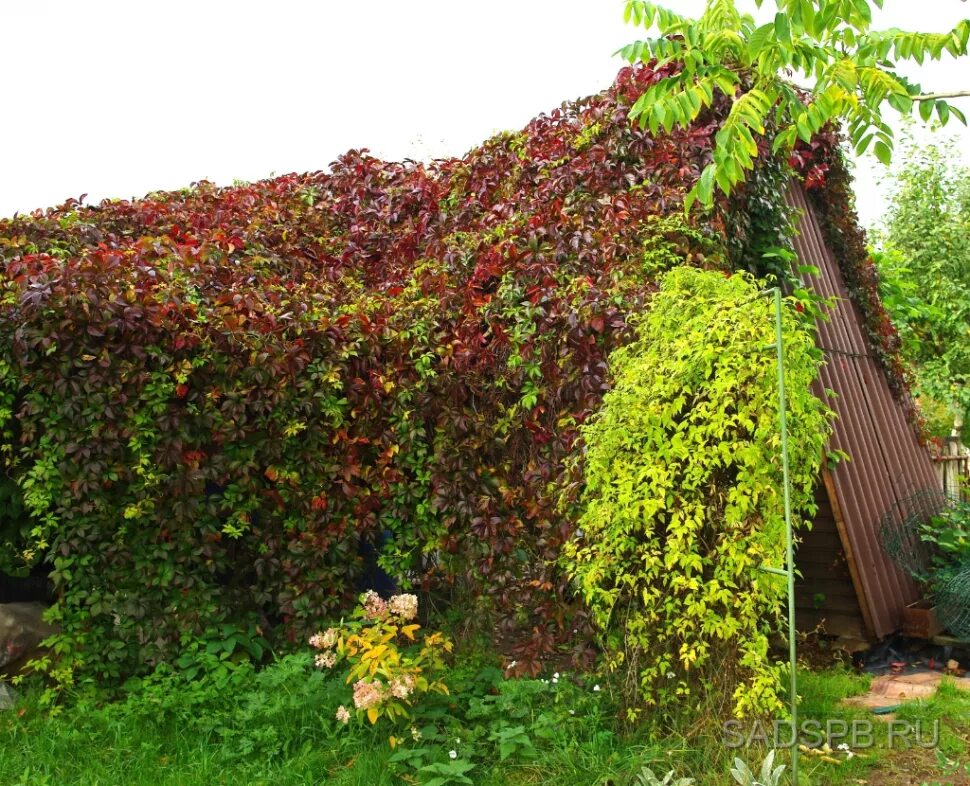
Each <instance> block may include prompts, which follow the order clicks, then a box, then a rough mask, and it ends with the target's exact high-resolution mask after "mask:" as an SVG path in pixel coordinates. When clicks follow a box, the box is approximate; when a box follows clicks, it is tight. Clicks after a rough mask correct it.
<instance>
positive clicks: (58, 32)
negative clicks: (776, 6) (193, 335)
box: [0, 0, 970, 224]
mask: <svg viewBox="0 0 970 786" xmlns="http://www.w3.org/2000/svg"><path fill="white" fill-rule="evenodd" d="M667 1H668V5H670V6H672V7H675V8H676V9H677V10H679V11H682V12H684V13H690V14H696V13H698V12H699V11H700V9H701V7H702V5H703V0H667ZM749 5H750V3H749ZM768 5H770V3H768ZM885 5H886V7H887V8H886V11H885V12H883V13H882V14H879V15H878V16H877V19H876V26H878V27H889V26H899V27H903V28H907V29H920V30H943V29H947V28H949V27H951V26H952V25H953V24H954V23H955V22H956V21H957V20H959V19H960V18H962V17H964V16H967V15H970V4H968V3H965V2H961V1H960V0H920V1H919V2H917V1H916V0H886V3H885ZM622 7H623V3H622V0H478V1H477V2H472V0H396V1H394V0H317V1H316V2H296V1H295V0H260V2H245V1H242V0H237V1H236V2H220V1H217V0H195V2H186V1H185V0H165V1H164V2H150V1H149V0H118V1H117V2H116V1H113V0H86V2H75V1H73V0H0V30H2V31H3V42H2V44H0V68H2V73H3V75H4V80H3V81H4V83H3V88H2V90H0V106H2V109H0V118H2V123H0V216H3V215H10V214H12V213H13V212H15V211H18V210H19V211H26V210H31V209H33V208H36V207H43V206H48V205H52V204H57V203H59V202H61V201H63V200H64V199H65V198H67V197H69V196H75V197H77V196H80V195H81V194H82V193H87V194H88V198H87V201H88V202H92V201H98V200H100V199H102V198H104V197H124V198H127V197H132V196H141V195H143V194H145V193H147V192H148V191H152V190H156V189H170V188H179V187H181V186H184V185H188V184H189V183H190V182H192V181H195V180H200V179H203V178H207V179H210V180H214V181H215V182H217V183H220V184H228V183H231V182H232V180H233V179H234V178H239V179H243V180H256V179H259V178H263V177H267V176H269V175H270V174H283V173H286V172H292V171H297V172H303V171H307V170H317V169H325V168H327V166H328V165H329V163H330V162H331V161H333V160H334V159H335V158H336V157H337V156H338V155H339V154H341V153H342V152H345V151H346V150H348V149H350V148H353V147H358V148H359V147H368V148H370V149H371V150H372V151H373V152H374V153H375V154H376V155H379V156H381V157H384V158H390V159H400V158H403V157H412V158H428V157H433V156H445V155H460V154H462V153H464V152H465V151H466V150H468V149H469V148H470V147H472V146H473V145H475V144H477V143H479V142H481V141H482V140H484V139H485V138H487V137H488V136H490V135H491V134H492V133H494V132H495V131H499V130H504V129H517V128H520V127H522V126H523V125H525V123H526V122H528V120H529V119H530V118H531V117H533V116H534V115H536V114H538V113H539V112H542V111H547V110H549V109H552V108H554V107H555V106H557V105H558V104H559V103H560V102H561V101H562V100H564V99H572V98H576V97H579V96H583V95H588V94H589V93H593V92H595V91H597V90H600V89H602V88H603V87H606V86H607V85H608V84H609V83H610V82H611V81H612V79H613V77H614V76H615V74H616V71H617V70H618V69H619V68H620V67H621V66H622V65H623V63H622V62H621V61H620V60H619V59H618V58H614V57H613V56H612V53H613V52H614V51H615V50H616V49H618V48H619V47H620V46H622V45H623V44H625V43H627V42H629V41H631V40H633V39H634V38H636V37H639V32H638V31H637V30H636V29H635V28H633V27H628V26H625V25H624V24H623V22H622ZM911 75H912V76H913V77H915V78H917V79H918V81H921V82H922V84H923V87H924V88H926V89H930V88H932V89H933V90H955V89H968V88H970V60H968V61H967V62H964V63H961V64H955V63H954V62H953V61H952V60H950V61H948V62H945V63H935V64H930V65H927V66H925V67H924V68H922V69H920V70H918V71H916V72H913V73H912V74H911ZM960 105H961V106H962V107H964V109H965V111H966V112H967V114H968V115H970V101H967V100H965V99H963V100H961V104H960ZM893 114H894V113H893ZM956 127H959V129H960V137H959V139H960V146H961V149H962V151H963V153H964V156H965V158H966V160H967V161H968V162H970V133H968V132H967V130H966V129H964V128H963V127H962V126H958V124H953V123H951V125H950V127H949V128H950V129H955V128H956ZM948 130H949V129H948ZM879 170H881V166H880V165H879V164H878V163H877V162H876V161H875V159H872V158H867V159H865V160H863V161H862V162H861V163H860V166H859V168H858V170H857V171H858V174H859V176H860V182H859V188H858V193H859V208H860V212H861V213H862V217H863V221H864V223H867V224H868V223H871V222H872V221H873V220H874V219H875V218H876V217H877V216H878V215H879V212H880V210H881V207H882V203H881V199H880V197H879V192H878V189H877V188H876V185H875V175H876V174H877V173H878V171H879Z"/></svg>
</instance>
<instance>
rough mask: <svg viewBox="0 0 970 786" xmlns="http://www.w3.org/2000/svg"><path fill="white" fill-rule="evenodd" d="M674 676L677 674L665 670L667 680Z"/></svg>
mask: <svg viewBox="0 0 970 786" xmlns="http://www.w3.org/2000/svg"><path fill="white" fill-rule="evenodd" d="M676 676H677V675H676V674H674V673H673V672H672V671H668V672H667V679H668V680H672V679H673V678H674V677H676Z"/></svg>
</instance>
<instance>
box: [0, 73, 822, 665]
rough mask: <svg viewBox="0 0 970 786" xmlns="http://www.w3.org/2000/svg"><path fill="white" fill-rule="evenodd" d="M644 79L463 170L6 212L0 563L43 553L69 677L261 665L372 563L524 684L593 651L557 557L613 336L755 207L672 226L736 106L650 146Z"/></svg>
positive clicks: (652, 77)
mask: <svg viewBox="0 0 970 786" xmlns="http://www.w3.org/2000/svg"><path fill="white" fill-rule="evenodd" d="M667 70H668V69H660V70H656V71H654V70H651V69H649V68H646V67H638V68H635V69H624V70H623V71H622V72H621V73H620V75H619V77H618V78H617V80H616V82H615V84H614V85H613V86H612V87H611V88H610V89H608V90H606V91H604V92H602V93H600V94H597V95H594V96H591V97H589V98H586V99H583V100H580V101H576V102H572V103H568V104H564V105H563V106H562V107H561V108H559V109H556V110H555V111H553V112H552V113H550V114H548V115H541V116H539V117H537V118H536V119H534V120H533V121H532V122H530V123H529V125H528V126H527V127H526V128H525V129H524V130H523V131H522V132H520V133H516V134H501V135H498V136H496V137H495V138H493V139H492V140H489V141H488V142H486V143H485V144H483V145H482V146H480V147H478V148H475V149H474V150H472V151H471V152H469V153H468V154H467V155H466V156H464V157H463V158H460V159H458V158H456V159H447V160H443V161H437V162H433V163H431V164H428V165H424V164H418V163H413V162H409V163H403V164H399V163H386V162H381V161H378V160H377V159H375V158H373V157H371V156H370V155H368V154H367V152H366V151H350V152H349V153H347V154H346V155H344V156H342V157H341V158H340V159H338V160H337V161H336V162H334V163H333V164H332V166H331V170H330V171H329V172H327V173H321V172H317V173H310V174H305V175H285V176H283V177H278V178H275V179H271V180H265V181H261V182H258V183H252V184H240V185H236V186H233V187H229V188H217V187H215V186H213V185H212V184H209V183H199V184H196V185H194V186H193V187H192V188H189V189H184V190H182V191H177V192H167V193H163V192H158V193H152V194H149V195H148V196H146V197H145V198H143V199H139V200H133V201H104V202H102V203H101V204H100V205H98V206H84V205H81V204H80V203H79V202H77V201H76V200H69V201H68V202H66V203H64V204H63V205H61V206H60V207H57V208H54V209H50V210H47V211H37V212H35V213H33V214H30V215H27V216H17V217H14V218H11V219H4V220H0V460H2V462H3V465H4V472H5V474H6V475H7V476H8V477H9V478H10V479H12V480H13V481H14V482H15V484H16V487H17V489H16V493H15V494H14V496H15V497H17V500H16V504H17V505H18V506H22V509H23V512H24V515H19V514H18V516H17V517H16V518H11V517H7V519H5V520H4V522H3V525H2V528H0V529H2V532H0V538H2V540H3V541H4V542H6V543H8V544H10V548H9V549H7V550H6V552H5V553H4V554H3V555H0V569H5V570H6V569H8V568H10V569H14V568H18V569H23V568H26V567H27V566H29V565H31V564H36V563H39V562H46V563H48V564H49V565H50V566H51V568H52V574H51V578H52V580H53V582H54V585H55V589H56V591H57V593H58V596H59V600H58V602H57V604H56V606H55V607H54V608H53V609H52V611H51V618H52V619H53V620H54V621H56V622H58V623H59V624H60V625H61V626H62V630H63V632H62V633H61V634H60V635H59V636H58V637H57V639H56V640H55V642H54V657H55V658H58V659H59V660H60V661H61V664H62V668H64V669H68V672H69V671H70V669H72V668H73V669H77V670H80V672H83V673H85V674H87V675H89V676H91V677H96V678H98V679H100V680H116V679H118V678H121V677H124V676H126V675H130V674H133V673H145V672H147V671H150V670H151V669H152V668H153V667H154V666H155V665H156V664H159V663H163V662H176V661H177V660H178V659H179V658H181V657H183V656H184V655H185V653H186V651H187V650H188V651H190V652H194V651H195V650H194V649H193V647H192V646H190V645H192V643H193V642H195V643H199V642H201V643H202V644H203V649H208V648H210V647H211V648H213V649H215V650H219V651H220V652H224V653H226V654H227V656H229V657H232V658H236V659H241V658H252V659H256V660H258V659H259V658H260V657H261V656H262V653H263V652H264V651H265V650H266V648H267V645H269V646H275V645H277V644H279V643H280V642H285V641H288V642H290V643H292V644H294V645H295V644H296V642H300V641H304V640H305V638H306V636H307V635H308V634H309V633H311V632H312V631H313V629H314V628H315V626H317V625H318V624H319V621H320V620H321V619H326V618H328V617H329V618H336V617H338V616H339V615H340V614H341V612H343V611H346V610H348V609H350V608H351V607H352V606H353V604H354V601H355V599H356V597H357V596H358V594H359V592H360V591H361V590H363V589H365V588H366V587H365V586H364V585H365V584H367V582H368V574H370V573H372V572H373V570H374V566H373V565H371V564H369V557H368V555H370V554H374V555H376V558H377V559H378V561H379V562H380V565H381V567H382V568H383V569H384V570H385V571H386V572H387V573H388V574H389V575H390V576H391V577H392V578H393V579H394V580H395V581H396V582H397V584H398V585H399V587H401V588H402V589H414V590H415V591H420V592H440V593H443V594H447V595H448V598H449V599H450V600H451V601H452V602H455V603H456V604H458V605H459V608H460V609H461V610H462V611H463V613H464V618H465V619H466V620H469V624H472V623H473V622H478V624H485V623H486V621H487V622H488V623H490V629H491V625H492V624H493V625H494V626H495V627H497V630H498V635H499V636H501V637H503V639H504V640H505V641H507V642H509V643H511V645H512V648H513V652H512V655H513V657H515V659H516V660H517V663H518V666H517V669H518V671H519V672H520V673H524V672H530V673H533V674H535V673H537V672H538V669H539V668H540V664H541V662H542V659H543V658H545V657H546V656H548V655H550V654H552V653H554V652H556V651H557V650H560V651H561V650H566V651H567V654H569V655H571V657H572V658H573V660H574V662H576V663H586V664H588V663H590V662H591V660H592V659H593V658H594V657H595V654H596V653H595V648H594V646H593V645H592V639H591V626H590V623H589V613H588V610H587V609H586V608H585V607H584V604H583V602H582V600H581V599H580V598H577V597H576V594H575V592H574V591H573V589H572V588H571V586H570V582H569V580H568V579H567V576H566V572H565V571H564V569H563V567H562V563H561V562H560V561H559V557H560V553H561V550H562V547H563V544H564V543H566V542H567V541H568V540H569V539H570V538H571V537H572V535H573V533H574V530H575V525H576V520H577V517H578V516H579V511H580V501H579V495H580V493H581V490H582V488H583V476H582V472H583V468H582V466H581V465H580V464H578V463H577V462H575V461H572V460H571V457H572V458H575V456H576V449H577V446H578V440H579V435H580V429H581V427H582V425H583V424H584V423H585V422H586V421H587V419H588V418H589V417H590V415H591V414H593V413H594V412H596V410H597V409H598V408H599V406H600V403H601V401H602V398H603V395H604V393H605V392H606V391H607V390H608V389H609V387H610V385H611V371H610V367H609V364H608V358H609V357H610V353H611V352H613V350H615V349H616V348H618V347H620V346H622V345H624V344H625V343H627V342H628V341H629V340H630V339H631V338H632V337H633V332H632V330H631V328H630V326H629V324H628V320H629V317H630V315H635V314H638V313H639V312H641V311H642V310H643V309H644V308H645V307H646V305H647V303H648V302H649V298H650V296H651V295H652V294H653V293H654V292H655V290H656V281H657V279H658V277H659V276H660V275H661V274H662V273H663V272H664V271H667V270H670V269H672V268H675V267H679V266H683V265H688V266H693V267H699V268H712V269H728V268H729V266H730V264H729V262H728V258H729V254H728V253H727V252H726V250H725V249H726V245H727V244H726V240H725V236H726V235H727V234H730V232H731V230H730V229H728V228H729V227H738V226H744V227H747V228H748V230H750V232H749V234H750V233H751V232H754V230H752V227H755V228H757V227H759V226H761V224H762V223H763V222H764V221H765V220H770V219H766V218H765V216H768V215H770V214H771V211H770V210H769V211H767V212H765V211H762V212H761V213H760V214H759V215H760V218H759V220H758V221H754V222H752V221H748V222H744V221H729V220H727V212H729V211H730V210H732V209H733V210H745V209H747V208H746V207H745V205H756V204H758V203H759V198H758V194H757V193H751V191H750V189H756V188H757V184H755V185H753V186H751V187H750V189H749V192H748V193H745V192H743V191H741V192H739V193H738V194H736V195H735V197H732V200H733V201H732V202H731V204H727V203H724V204H719V205H718V206H717V208H716V210H715V212H714V213H713V214H711V215H700V214H697V213H695V214H692V215H691V216H690V217H685V216H684V214H683V210H682V208H683V198H684V194H685V193H686V192H687V190H688V189H689V188H690V187H691V186H692V185H693V183H694V181H696V179H697V177H698V176H699V174H700V171H701V170H702V169H703V167H704V166H705V165H706V163H707V161H708V160H709V158H710V151H711V145H712V142H713V138H714V135H715V134H716V132H717V130H718V128H719V123H720V118H722V117H723V116H724V114H725V112H726V111H728V110H729V107H730V100H729V99H728V98H726V97H724V96H719V97H718V98H717V99H716V101H715V103H714V105H713V106H712V107H711V108H710V109H709V110H705V111H704V112H703V113H702V115H701V116H700V117H699V118H698V120H697V123H696V124H695V126H694V127H692V128H691V129H689V130H675V131H673V132H671V133H669V134H665V135H661V136H657V137H652V136H650V135H649V134H648V133H646V132H644V131H642V130H640V129H638V128H636V127H634V126H631V124H630V123H629V122H628V120H627V111H628V109H629V107H630V105H631V104H632V102H633V101H634V100H636V98H637V96H638V95H639V94H641V93H642V92H643V90H644V89H645V88H646V87H647V86H648V85H649V84H651V83H652V82H655V81H656V80H658V79H661V78H663V76H664V74H665V73H666V72H667ZM760 143H761V146H762V148H763V150H764V151H765V152H764V156H765V157H767V156H768V155H769V153H768V152H767V151H768V150H769V148H770V144H769V142H768V140H761V141H760ZM776 163H777V162H776ZM773 171H774V170H773ZM786 171H787V170H786ZM776 175H777V176H774V175H773V176H772V178H770V180H771V182H772V183H774V186H773V188H777V186H778V183H780V182H781V180H780V179H779V178H781V174H779V173H777V172H776ZM770 199H774V196H771V197H769V201H770ZM760 201H761V202H764V201H765V200H764V199H761V200H760ZM732 206H733V207H732ZM758 231H760V230H758ZM743 245H744V247H745V248H756V247H757V243H756V242H754V240H753V239H751V238H747V239H746V240H745V241H744V244H743ZM736 252H738V249H734V252H732V254H731V255H730V257H731V259H732V260H734V262H735V263H737V260H735V259H734V256H735V255H736ZM749 261H750V260H749ZM755 262H757V260H755ZM755 266H756V265H755ZM812 444H814V443H812ZM18 495H19V496H18ZM72 664H73V665H72Z"/></svg>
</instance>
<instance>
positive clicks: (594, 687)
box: [593, 685, 600, 693]
mask: <svg viewBox="0 0 970 786" xmlns="http://www.w3.org/2000/svg"><path fill="white" fill-rule="evenodd" d="M599 692H600V686H599V685H594V686H593V693H599Z"/></svg>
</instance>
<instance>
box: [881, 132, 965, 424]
mask: <svg viewBox="0 0 970 786" xmlns="http://www.w3.org/2000/svg"><path fill="white" fill-rule="evenodd" d="M904 151H905V152H904V155H903V158H902V161H901V163H900V165H899V166H898V167H897V168H895V169H894V170H893V172H892V174H891V176H890V179H889V186H890V192H889V193H890V199H889V209H888V211H887V213H886V216H885V219H884V222H883V226H882V227H881V228H880V229H879V230H878V231H877V232H876V243H877V246H878V248H879V250H880V253H879V254H878V255H877V262H878V264H879V271H880V274H881V282H880V287H881V290H882V294H883V298H884V300H885V302H886V305H887V306H888V308H889V310H890V313H891V314H892V318H893V321H894V322H895V323H896V326H897V329H898V330H899V333H900V336H901V337H902V339H903V351H904V353H905V355H906V358H907V359H908V360H909V361H910V362H911V363H912V364H913V366H914V368H915V370H916V382H917V390H918V392H919V394H920V398H921V399H922V401H923V403H924V410H925V411H926V412H927V415H928V416H929V420H930V424H931V427H932V428H933V429H934V430H935V431H938V432H940V431H942V432H943V433H946V432H948V431H949V429H950V426H951V424H952V423H953V420H954V418H955V417H960V418H962V419H963V420H964V421H966V420H967V419H968V418H967V415H968V413H970V167H967V166H965V165H964V166H961V165H960V164H959V163H957V162H958V161H959V154H958V152H957V150H956V149H955V146H954V143H953V142H952V141H946V142H943V143H939V144H929V145H919V144H916V143H915V142H914V141H912V140H911V141H910V143H909V144H907V145H906V147H905V148H904ZM939 404H942V405H944V406H943V407H940V406H938V405H939ZM941 409H942V413H941ZM940 414H942V415H943V417H940ZM934 415H936V416H935V417H934ZM934 421H935V422H934Z"/></svg>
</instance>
